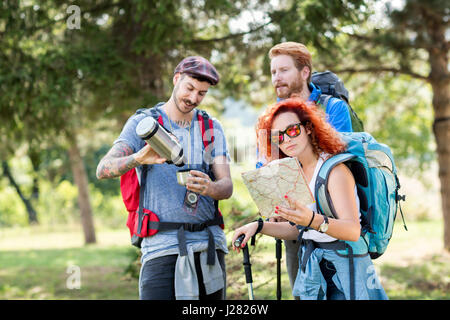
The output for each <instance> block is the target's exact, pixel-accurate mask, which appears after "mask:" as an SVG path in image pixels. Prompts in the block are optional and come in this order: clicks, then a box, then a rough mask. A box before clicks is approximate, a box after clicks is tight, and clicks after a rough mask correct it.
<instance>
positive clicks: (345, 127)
mask: <svg viewBox="0 0 450 320" xmlns="http://www.w3.org/2000/svg"><path fill="white" fill-rule="evenodd" d="M309 90H310V91H311V94H310V96H309V98H308V101H312V102H314V103H317V101H318V100H319V98H320V95H321V94H322V91H321V90H320V88H318V87H316V86H315V85H314V84H313V83H312V82H311V83H310V84H309ZM281 100H282V99H280V98H277V102H279V101H281ZM325 114H326V117H327V121H328V123H330V124H331V125H332V126H333V127H334V128H335V129H336V130H337V131H339V132H353V130H352V120H351V118H350V112H349V110H348V106H347V103H346V102H345V101H344V100H341V99H337V98H334V97H332V98H330V100H329V101H328V103H327V105H326V106H325Z"/></svg>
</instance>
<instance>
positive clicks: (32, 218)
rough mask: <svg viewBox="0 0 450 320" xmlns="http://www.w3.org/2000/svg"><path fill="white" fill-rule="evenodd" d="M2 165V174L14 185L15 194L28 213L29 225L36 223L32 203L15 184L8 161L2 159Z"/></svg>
mask: <svg viewBox="0 0 450 320" xmlns="http://www.w3.org/2000/svg"><path fill="white" fill-rule="evenodd" d="M2 166H3V174H4V175H5V176H6V177H7V178H8V180H9V182H10V183H11V185H12V186H13V187H14V189H16V191H17V194H18V195H19V197H20V199H21V200H22V202H23V203H24V204H25V208H26V209H27V213H28V223H29V224H30V225H31V224H38V223H39V221H38V219H37V213H36V210H34V208H33V205H32V204H31V201H30V200H29V199H27V198H26V197H25V196H24V194H23V192H22V190H21V189H20V186H19V185H18V184H17V182H16V180H15V179H14V177H13V175H12V173H11V170H10V168H9V165H8V162H6V161H3V162H2Z"/></svg>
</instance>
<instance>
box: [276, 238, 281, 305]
mask: <svg viewBox="0 0 450 320" xmlns="http://www.w3.org/2000/svg"><path fill="white" fill-rule="evenodd" d="M275 241H276V244H275V257H276V258H277V300H281V246H282V243H281V239H278V238H275Z"/></svg>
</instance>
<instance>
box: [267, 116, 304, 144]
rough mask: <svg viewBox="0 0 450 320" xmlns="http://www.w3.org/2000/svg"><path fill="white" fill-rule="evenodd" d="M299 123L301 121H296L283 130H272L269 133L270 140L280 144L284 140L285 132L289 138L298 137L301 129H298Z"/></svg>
mask: <svg viewBox="0 0 450 320" xmlns="http://www.w3.org/2000/svg"><path fill="white" fill-rule="evenodd" d="M301 125H302V123H301V122H299V123H296V124H291V125H290V126H288V127H287V128H286V130H284V131H274V132H273V133H272V134H271V135H270V140H271V141H272V143H273V144H278V145H280V144H282V143H283V142H284V135H285V134H287V136H288V137H290V138H295V137H298V136H299V135H300V133H302V131H301V129H300V126H301Z"/></svg>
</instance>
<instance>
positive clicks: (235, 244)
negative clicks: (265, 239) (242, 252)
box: [234, 234, 245, 248]
mask: <svg viewBox="0 0 450 320" xmlns="http://www.w3.org/2000/svg"><path fill="white" fill-rule="evenodd" d="M244 238H245V234H241V235H240V236H239V237H238V238H237V239H236V240H234V246H235V247H236V248H240V247H241V244H242V241H244Z"/></svg>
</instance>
